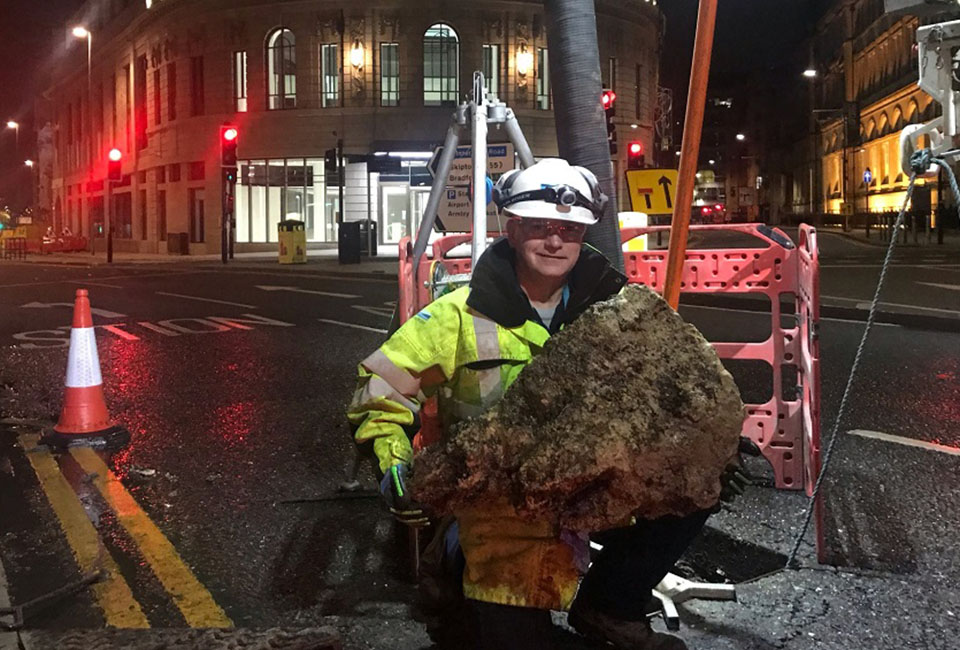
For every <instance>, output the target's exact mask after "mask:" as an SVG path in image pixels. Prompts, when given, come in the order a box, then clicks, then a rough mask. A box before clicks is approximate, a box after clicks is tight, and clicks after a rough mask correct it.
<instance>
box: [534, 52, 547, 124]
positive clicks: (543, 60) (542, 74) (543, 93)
mask: <svg viewBox="0 0 960 650" xmlns="http://www.w3.org/2000/svg"><path fill="white" fill-rule="evenodd" d="M537 108H538V109H540V110H541V111H549V110H550V61H549V58H548V57H547V48H545V47H541V48H537Z"/></svg>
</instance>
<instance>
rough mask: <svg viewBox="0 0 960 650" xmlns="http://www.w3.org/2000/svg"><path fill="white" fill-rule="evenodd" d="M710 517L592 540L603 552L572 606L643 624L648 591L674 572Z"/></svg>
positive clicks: (670, 520) (652, 523) (644, 525)
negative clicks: (677, 563)
mask: <svg viewBox="0 0 960 650" xmlns="http://www.w3.org/2000/svg"><path fill="white" fill-rule="evenodd" d="M709 516H710V511H707V510H702V511H700V512H695V513H693V514H692V515H687V516H685V517H661V518H659V519H653V520H643V521H638V522H637V523H636V524H635V525H633V526H628V527H626V528H614V529H611V530H606V531H603V532H601V533H596V534H594V535H591V536H590V539H592V540H593V541H595V542H597V543H598V544H601V545H602V546H603V550H602V551H600V552H599V553H598V554H597V556H596V557H595V558H594V559H593V564H591V565H590V570H589V571H587V574H586V575H585V576H584V578H583V581H582V582H581V583H580V590H579V591H578V592H577V599H576V602H577V605H575V606H581V605H582V606H587V607H590V608H591V609H594V610H597V611H599V612H601V613H603V614H606V615H608V616H611V617H613V618H616V619H619V620H621V621H639V620H642V619H643V618H644V615H645V614H644V611H645V609H646V607H647V603H648V602H649V601H650V598H651V596H650V590H651V589H653V588H654V587H656V586H657V585H658V584H659V583H660V581H661V580H663V577H664V576H665V575H667V573H669V571H670V569H672V568H673V565H674V564H676V562H677V560H679V559H680V556H681V555H683V552H684V551H686V550H687V547H688V546H689V545H690V542H692V541H693V539H694V537H696V536H697V535H698V534H699V533H700V530H701V529H702V528H703V525H704V524H705V523H706V521H707V517H709Z"/></svg>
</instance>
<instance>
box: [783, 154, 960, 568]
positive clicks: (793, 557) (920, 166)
mask: <svg viewBox="0 0 960 650" xmlns="http://www.w3.org/2000/svg"><path fill="white" fill-rule="evenodd" d="M931 165H937V166H938V167H940V168H941V169H943V170H944V171H945V172H946V174H947V179H948V181H949V182H950V189H951V190H952V191H953V200H954V203H956V204H957V205H958V206H960V187H958V185H957V178H956V176H955V175H954V173H953V170H952V169H950V165H948V164H947V162H946V161H945V160H943V159H942V158H934V157H933V155H932V154H931V152H930V150H929V149H921V150H919V151H916V152H914V154H913V155H912V156H911V157H910V168H911V173H910V185H909V186H908V187H907V196H906V197H905V198H904V200H903V207H902V208H900V214H899V215H897V220H896V223H894V225H893V233H892V234H891V235H890V245H889V246H888V247H887V254H886V257H884V259H883V266H882V267H881V269H880V279H879V280H878V282H877V289H876V291H875V292H874V294H873V302H872V303H870V312H869V314H868V315H867V324H866V327H864V330H863V336H862V337H860V345H859V346H858V347H857V354H856V356H855V357H854V358H853V366H852V367H851V368H850V376H849V377H848V378H847V385H846V387H845V388H844V389H843V398H842V399H841V400H840V408H839V409H838V411H837V417H836V419H835V420H834V423H833V430H832V431H831V433H830V443H829V444H828V445H827V450H826V451H825V452H824V454H823V464H822V465H821V469H820V475H819V476H818V477H817V482H816V484H815V485H814V486H813V494H811V495H810V498H809V499H808V501H807V511H806V513H805V515H804V520H803V526H802V527H801V528H800V532H799V533H798V534H797V538H796V540H795V541H794V544H793V549H792V550H791V551H790V555H789V557H787V564H786V566H787V567H789V568H791V569H799V568H800V563H799V562H797V552H798V551H799V550H800V545H801V544H802V543H803V538H804V536H805V535H806V534H807V529H808V528H809V527H810V520H811V519H812V518H813V510H814V504H815V503H816V500H817V495H819V494H820V486H821V484H822V483H823V479H824V477H825V476H826V475H827V468H828V467H829V466H830V458H831V456H832V455H833V448H834V446H835V445H836V443H837V440H838V439H839V436H838V435H837V434H838V433H839V431H840V425H841V424H842V422H843V416H844V415H845V414H846V410H847V399H848V398H849V397H850V389H851V388H852V386H853V381H854V379H855V378H856V375H857V369H858V368H859V367H860V358H861V357H862V356H863V350H864V348H865V347H866V343H867V337H868V336H870V329H871V328H872V327H873V321H874V318H875V317H876V313H877V305H878V304H879V302H880V292H881V291H882V290H883V283H884V281H885V280H886V276H887V269H888V268H889V266H890V260H891V258H892V257H893V250H894V248H895V247H896V244H897V235H898V234H899V233H900V226H901V225H902V224H903V218H904V216H905V215H906V213H907V206H909V205H910V199H911V197H912V196H913V188H914V186H915V185H916V182H917V174H922V173H924V172H925V171H927V170H928V169H929V168H930V166H931Z"/></svg>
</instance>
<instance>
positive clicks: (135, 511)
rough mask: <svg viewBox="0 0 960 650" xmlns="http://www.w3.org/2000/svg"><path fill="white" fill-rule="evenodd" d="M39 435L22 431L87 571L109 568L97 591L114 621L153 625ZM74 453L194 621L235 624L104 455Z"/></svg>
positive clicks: (114, 623)
mask: <svg viewBox="0 0 960 650" xmlns="http://www.w3.org/2000/svg"><path fill="white" fill-rule="evenodd" d="M37 439H38V436H37V435H32V434H24V435H21V436H20V444H21V445H22V446H23V449H24V450H25V452H26V455H27V458H28V459H29V460H30V464H31V465H32V466H33V469H34V471H35V472H36V473H37V478H38V479H39V480H40V485H41V486H42V487H43V491H44V492H45V493H46V495H47V499H48V500H49V501H50V505H51V506H52V508H53V511H54V513H56V515H57V519H59V521H60V526H61V528H63V532H64V534H65V535H66V538H67V541H68V542H69V544H70V548H71V549H72V550H73V554H74V556H75V558H76V560H77V563H78V564H79V566H80V570H81V572H83V573H88V572H91V571H96V570H98V569H100V570H104V571H106V573H107V578H106V579H105V580H103V581H101V582H98V583H96V584H94V585H93V593H94V596H95V598H96V600H97V603H98V604H99V606H100V608H101V609H102V610H103V613H104V616H105V618H106V622H107V625H108V626H111V627H126V628H146V627H150V623H149V621H148V620H147V617H146V616H145V615H144V613H143V609H142V608H141V607H140V603H139V602H138V601H137V599H136V598H135V597H134V595H133V591H132V590H131V589H130V585H128V584H127V582H126V580H124V578H123V575H122V574H121V573H120V570H119V568H118V567H117V565H116V563H115V562H114V561H113V558H112V557H111V556H110V553H109V552H108V551H107V549H106V548H105V547H104V546H103V544H102V543H101V539H100V535H99V534H98V533H97V530H96V528H94V526H93V524H92V523H91V522H90V520H89V519H88V518H87V515H86V512H85V510H84V508H83V504H82V503H81V502H80V499H79V497H78V496H77V494H76V492H74V490H73V488H71V487H70V484H69V483H68V482H67V480H66V478H64V476H63V474H62V473H61V472H60V467H59V466H58V465H57V461H56V459H54V458H53V456H52V455H51V454H50V452H49V451H47V450H46V449H45V448H42V447H37ZM70 455H71V456H72V457H73V458H74V460H76V461H77V463H78V464H79V465H80V467H81V468H83V470H84V471H85V472H86V473H87V474H88V475H89V476H92V483H93V485H95V486H96V488H97V490H99V492H100V494H101V495H102V496H103V498H104V500H105V501H106V502H107V504H108V505H109V506H110V508H111V509H112V510H113V511H114V513H115V514H116V517H117V521H119V522H120V524H121V525H122V526H123V528H124V529H125V530H126V531H127V534H129V535H130V537H131V538H132V539H133V541H134V542H135V543H136V545H137V547H138V548H139V549H140V552H141V553H142V554H143V557H144V559H146V561H147V563H148V564H149V565H150V568H151V569H152V570H153V573H154V575H156V577H157V579H158V580H159V581H160V584H162V585H163V588H164V589H166V591H167V593H169V594H170V596H171V598H172V600H173V602H174V604H175V605H176V606H177V608H178V609H179V610H180V612H181V613H182V614H183V617H184V619H185V620H186V621H187V624H188V625H190V626H191V627H233V622H232V621H231V620H230V619H229V618H228V617H227V615H226V614H225V613H224V611H223V610H222V609H221V608H220V606H219V605H217V603H216V602H215V601H214V600H213V596H211V595H210V592H209V591H207V588H206V587H204V586H203V584H201V583H200V581H199V580H197V578H196V576H194V575H193V572H192V571H191V570H190V568H189V567H188V566H187V565H186V564H185V563H184V561H183V559H181V557H180V555H179V554H178V553H177V550H176V549H175V548H174V547H173V545H172V544H171V543H170V541H169V540H168V539H167V538H166V537H164V535H163V533H161V532H160V529H159V528H157V526H156V524H154V523H153V521H152V520H151V519H150V518H149V517H148V516H147V514H146V513H145V512H144V511H143V510H142V509H141V508H140V506H139V504H138V503H137V502H136V500H135V499H134V498H133V496H131V494H130V493H129V492H127V489H126V488H125V487H124V486H123V483H121V482H120V479H118V478H117V477H116V475H114V473H113V472H112V471H110V468H109V467H107V466H106V464H105V463H104V462H103V460H102V459H101V458H100V456H98V455H97V454H96V452H94V451H93V450H92V449H90V448H88V447H72V448H71V449H70Z"/></svg>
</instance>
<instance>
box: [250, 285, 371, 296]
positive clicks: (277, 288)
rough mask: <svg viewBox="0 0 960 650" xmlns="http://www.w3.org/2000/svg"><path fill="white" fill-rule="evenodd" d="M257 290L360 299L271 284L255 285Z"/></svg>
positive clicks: (329, 292) (343, 294) (332, 292)
mask: <svg viewBox="0 0 960 650" xmlns="http://www.w3.org/2000/svg"><path fill="white" fill-rule="evenodd" d="M254 286H256V287H257V289H262V290H264V291H289V292H291V293H309V294H313V295H316V296H329V297H331V298H359V297H360V296H358V295H355V294H352V293H337V292H335V291H316V290H314V289H301V288H300V287H287V286H275V285H270V284H266V285H264V284H257V285H254Z"/></svg>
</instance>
